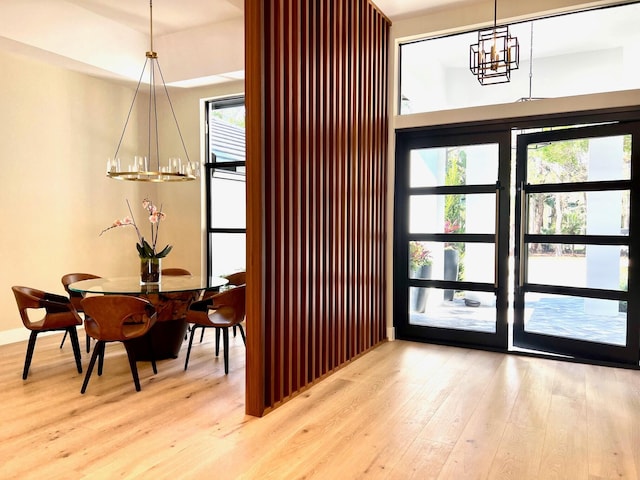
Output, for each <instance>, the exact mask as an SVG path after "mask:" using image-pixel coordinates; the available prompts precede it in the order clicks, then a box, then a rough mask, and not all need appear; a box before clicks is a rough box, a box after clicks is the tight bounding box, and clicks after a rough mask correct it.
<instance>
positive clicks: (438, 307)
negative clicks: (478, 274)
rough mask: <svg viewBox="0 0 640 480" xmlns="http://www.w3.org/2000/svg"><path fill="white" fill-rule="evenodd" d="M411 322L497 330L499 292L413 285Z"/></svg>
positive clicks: (489, 331) (410, 294)
mask: <svg viewBox="0 0 640 480" xmlns="http://www.w3.org/2000/svg"><path fill="white" fill-rule="evenodd" d="M409 323H410V324H411V325H421V326H426V327H438V328H450V329H454V330H472V331H477V332H486V333H495V331H496V301H495V295H494V294H493V293H489V292H471V291H458V290H456V291H451V290H444V289H440V288H422V287H411V288H410V289H409Z"/></svg>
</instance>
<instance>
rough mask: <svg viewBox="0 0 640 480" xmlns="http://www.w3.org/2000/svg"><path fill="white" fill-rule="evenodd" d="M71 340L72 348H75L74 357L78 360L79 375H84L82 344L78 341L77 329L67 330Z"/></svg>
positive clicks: (70, 328)
mask: <svg viewBox="0 0 640 480" xmlns="http://www.w3.org/2000/svg"><path fill="white" fill-rule="evenodd" d="M67 332H68V333H69V338H70V339H71V347H72V348H73V356H74V357H75V359H76V368H77V369H78V373H82V357H81V356H80V342H79V341H78V332H77V331H76V327H69V328H67Z"/></svg>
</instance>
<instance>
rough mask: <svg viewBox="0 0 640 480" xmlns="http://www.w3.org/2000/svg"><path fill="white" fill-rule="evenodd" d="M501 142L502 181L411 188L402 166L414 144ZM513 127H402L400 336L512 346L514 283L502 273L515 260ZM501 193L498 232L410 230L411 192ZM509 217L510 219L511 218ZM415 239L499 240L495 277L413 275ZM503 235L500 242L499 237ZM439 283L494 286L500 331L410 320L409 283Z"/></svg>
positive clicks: (397, 265) (397, 277)
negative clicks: (428, 130) (438, 130)
mask: <svg viewBox="0 0 640 480" xmlns="http://www.w3.org/2000/svg"><path fill="white" fill-rule="evenodd" d="M483 144H498V145H499V151H498V164H499V167H498V178H497V179H496V184H491V185H472V186H466V185H465V186H440V187H429V188H413V189H411V188H409V169H408V168H400V166H401V164H404V165H405V166H406V165H408V162H409V158H410V154H411V151H412V150H415V149H423V148H439V147H447V146H459V145H483ZM510 144H511V139H510V132H509V131H505V130H503V131H491V132H489V131H487V132H483V133H478V132H472V133H460V132H457V133H455V134H453V135H448V134H444V135H423V134H416V133H415V132H410V133H399V134H398V139H397V143H396V146H397V150H396V178H395V181H396V186H395V188H396V202H395V208H396V211H395V226H394V259H395V260H396V261H395V262H394V285H395V286H396V287H397V288H394V319H395V327H396V338H399V339H411V340H415V339H421V340H426V341H430V342H433V343H455V344H458V345H467V346H481V347H482V348H487V349H492V350H500V351H506V350H507V347H508V321H507V320H508V317H507V314H508V306H509V305H508V303H509V302H508V299H509V297H508V284H506V283H504V284H502V283H501V282H500V279H504V280H506V279H507V278H508V268H509V267H508V261H509V224H508V220H509V205H510V198H509V197H510V196H509V189H508V185H509V184H510V175H511V174H510V166H511V151H510ZM473 193H496V195H497V202H496V203H497V204H498V207H497V208H498V211H497V212H496V213H495V215H496V220H497V221H496V233H495V234H467V233H462V234H453V233H447V234H443V233H432V234H409V233H408V230H409V228H408V222H409V218H408V215H407V212H408V210H409V208H408V201H409V197H410V195H411V194H435V195H445V194H473ZM505 219H506V222H507V223H506V224H505ZM412 240H422V241H439V242H444V241H447V242H468V243H474V242H477V243H485V244H486V243H490V242H491V243H494V245H496V256H495V265H494V282H493V283H479V282H459V281H446V280H425V279H410V278H409V275H408V271H409V268H408V264H407V261H408V260H405V261H401V260H400V259H408V258H409V251H408V244H409V241H412ZM496 240H497V242H496ZM410 287H424V288H439V289H455V290H470V291H478V292H491V293H494V294H495V295H496V325H495V327H496V328H495V333H488V332H481V331H475V330H464V329H446V328H436V327H428V326H419V325H413V324H411V323H410V322H409V315H408V310H407V305H408V304H409V288H410Z"/></svg>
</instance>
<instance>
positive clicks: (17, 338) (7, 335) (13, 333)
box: [0, 328, 30, 345]
mask: <svg viewBox="0 0 640 480" xmlns="http://www.w3.org/2000/svg"><path fill="white" fill-rule="evenodd" d="M29 333H30V332H29V330H27V329H26V328H14V329H11V330H4V331H2V332H0V345H9V344H10V343H18V342H26V341H27V340H29Z"/></svg>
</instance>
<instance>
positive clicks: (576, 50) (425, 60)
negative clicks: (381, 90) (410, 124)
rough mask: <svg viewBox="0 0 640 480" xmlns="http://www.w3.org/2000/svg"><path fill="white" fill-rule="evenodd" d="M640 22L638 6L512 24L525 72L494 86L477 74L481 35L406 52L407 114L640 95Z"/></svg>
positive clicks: (423, 43) (411, 46) (409, 47)
mask: <svg viewBox="0 0 640 480" xmlns="http://www.w3.org/2000/svg"><path fill="white" fill-rule="evenodd" d="M638 18H640V3H633V4H628V5H622V6H617V7H610V8H601V9H596V10H588V11H583V12H577V13H571V14H566V15H559V16H554V17H548V18H541V19H536V20H531V21H527V22H522V23H516V24H510V25H509V30H510V31H511V35H512V36H515V37H517V38H518V42H519V44H520V67H519V69H518V70H515V71H514V72H512V75H511V81H510V82H509V83H503V84H498V85H489V86H482V85H480V84H479V83H478V81H477V79H476V78H475V77H474V75H473V74H472V73H471V72H470V70H469V48H470V45H471V44H473V43H476V42H477V40H478V33H477V31H473V32H468V33H463V34H458V35H451V36H448V37H440V38H432V39H426V40H420V41H415V42H412V43H406V44H403V45H401V47H400V59H401V60H400V75H401V80H400V85H401V87H400V92H401V94H400V95H401V98H400V102H399V104H400V114H401V115H402V114H409V113H420V112H433V111H439V110H449V109H454V108H465V107H474V106H482V105H493V104H500V103H503V104H504V103H511V102H516V101H519V100H529V99H535V98H556V97H568V96H573V95H584V94H593V93H601V92H612V91H620V90H628V89H636V88H640V67H639V66H638V62H637V58H638V52H639V51H640V34H639V33H638V28H637V19H638ZM560 32H561V33H560Z"/></svg>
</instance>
